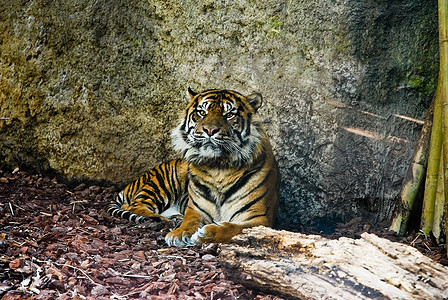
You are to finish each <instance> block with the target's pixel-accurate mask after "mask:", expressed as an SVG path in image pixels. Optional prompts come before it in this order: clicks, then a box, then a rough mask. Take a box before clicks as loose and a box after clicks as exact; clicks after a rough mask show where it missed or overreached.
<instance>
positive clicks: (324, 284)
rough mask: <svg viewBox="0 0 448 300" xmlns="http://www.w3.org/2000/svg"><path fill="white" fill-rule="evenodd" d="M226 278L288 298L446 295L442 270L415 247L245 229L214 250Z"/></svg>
mask: <svg viewBox="0 0 448 300" xmlns="http://www.w3.org/2000/svg"><path fill="white" fill-rule="evenodd" d="M219 258H220V262H221V265H222V267H223V269H224V272H225V274H226V276H228V277H229V278H230V279H232V280H234V281H235V282H241V283H243V284H245V285H246V286H248V287H250V288H255V289H258V290H262V291H266V292H270V293H274V294H278V295H280V296H282V297H284V298H289V299H344V300H346V299H372V298H374V299H447V298H448V281H447V278H448V268H447V267H444V266H442V265H441V264H438V263H436V262H434V261H433V260H431V259H430V258H428V257H426V256H424V255H423V254H421V253H420V252H418V251H417V250H416V249H415V248H413V247H410V246H407V245H404V244H400V243H394V242H391V241H389V240H386V239H383V238H379V237H378V236H376V235H374V234H369V233H364V234H362V237H361V239H356V240H354V239H350V238H340V239H338V240H330V239H326V238H322V237H320V236H318V235H304V234H300V233H292V232H287V231H276V230H273V229H270V228H266V227H256V228H251V229H247V230H245V231H244V232H243V234H241V235H238V236H236V237H235V238H234V239H233V240H232V243H230V244H223V245H222V246H221V249H220V254H219Z"/></svg>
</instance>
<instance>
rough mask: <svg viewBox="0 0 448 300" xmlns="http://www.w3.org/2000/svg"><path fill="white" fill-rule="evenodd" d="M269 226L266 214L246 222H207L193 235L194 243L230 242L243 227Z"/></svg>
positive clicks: (192, 240)
mask: <svg viewBox="0 0 448 300" xmlns="http://www.w3.org/2000/svg"><path fill="white" fill-rule="evenodd" d="M260 225H264V226H269V225H270V222H269V221H268V219H267V218H266V217H265V216H260V217H257V218H255V219H252V220H250V221H246V222H222V223H219V224H207V225H205V226H203V227H202V228H199V229H198V230H197V231H196V232H195V233H194V234H193V236H192V237H191V242H192V243H194V244H200V243H229V242H230V241H231V240H232V238H233V237H234V236H235V235H238V234H240V233H241V232H242V231H243V229H245V228H250V227H255V226H260Z"/></svg>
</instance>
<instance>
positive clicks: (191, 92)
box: [187, 87, 198, 100]
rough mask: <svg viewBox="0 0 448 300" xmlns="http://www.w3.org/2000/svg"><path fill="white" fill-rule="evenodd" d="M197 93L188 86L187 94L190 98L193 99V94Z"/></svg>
mask: <svg viewBox="0 0 448 300" xmlns="http://www.w3.org/2000/svg"><path fill="white" fill-rule="evenodd" d="M197 94H198V93H197V92H195V91H193V90H192V89H191V88H190V87H188V90H187V96H189V97H190V100H193V98H194V96H196V95H197Z"/></svg>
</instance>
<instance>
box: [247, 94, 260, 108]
mask: <svg viewBox="0 0 448 300" xmlns="http://www.w3.org/2000/svg"><path fill="white" fill-rule="evenodd" d="M246 99H247V102H249V104H250V106H252V108H253V110H254V112H257V110H258V109H259V108H260V107H261V104H262V103H263V96H261V94H260V93H252V94H250V95H249V96H246Z"/></svg>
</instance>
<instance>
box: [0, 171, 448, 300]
mask: <svg viewBox="0 0 448 300" xmlns="http://www.w3.org/2000/svg"><path fill="white" fill-rule="evenodd" d="M117 192H118V191H117V190H116V189H115V188H114V187H107V188H106V187H99V186H87V185H85V184H81V185H79V186H77V187H75V188H69V187H67V186H66V185H64V184H60V183H58V182H57V180H56V179H52V178H49V177H45V176H40V175H33V174H27V173H26V172H23V171H19V170H15V171H13V172H9V171H6V170H2V169H0V298H1V299H5V300H9V299H56V298H58V299H260V300H261V299H281V298H278V297H276V296H274V295H269V294H266V293H263V292H260V291H254V290H250V289H247V288H246V287H244V286H242V285H241V284H238V283H235V282H232V281H229V280H227V279H226V278H225V276H224V274H223V273H222V269H221V266H220V264H219V261H218V258H217V253H218V251H219V245H217V244H210V245H203V246H196V247H188V248H174V247H167V246H166V245H165V243H164V236H165V235H166V233H168V232H169V231H171V230H172V229H173V228H175V227H176V226H177V225H178V224H179V221H178V220H177V221H171V222H161V223H156V222H147V223H145V224H141V225H135V224H132V223H130V222H127V221H125V220H118V219H116V218H112V217H110V216H109V215H107V214H106V213H105V210H104V208H105V206H106V205H107V203H108V202H109V201H110V200H111V199H112V198H113V197H114V195H115V194H116V193H117ZM380 227H381V226H377V225H373V224H366V223H365V222H363V220H362V219H360V218H358V219H354V220H352V221H351V222H349V223H347V224H339V226H338V227H337V228H336V231H335V232H334V233H333V234H332V235H331V236H329V237H333V238H337V237H339V236H348V237H354V238H356V237H359V235H360V234H361V233H362V232H365V231H369V232H372V233H376V234H378V235H380V236H384V237H387V238H389V239H392V240H394V241H400V242H404V243H407V244H411V245H413V246H415V247H416V248H418V249H419V250H420V251H421V252H423V253H424V254H426V255H428V256H430V257H431V258H433V259H434V260H436V261H439V262H441V263H442V264H445V265H448V261H447V260H446V259H445V257H446V249H445V248H444V246H443V245H435V244H434V243H432V242H431V240H430V239H426V238H425V237H421V236H419V235H410V236H408V237H405V238H398V237H395V236H393V235H392V234H391V233H389V232H387V231H386V230H385V229H384V228H380Z"/></svg>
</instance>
